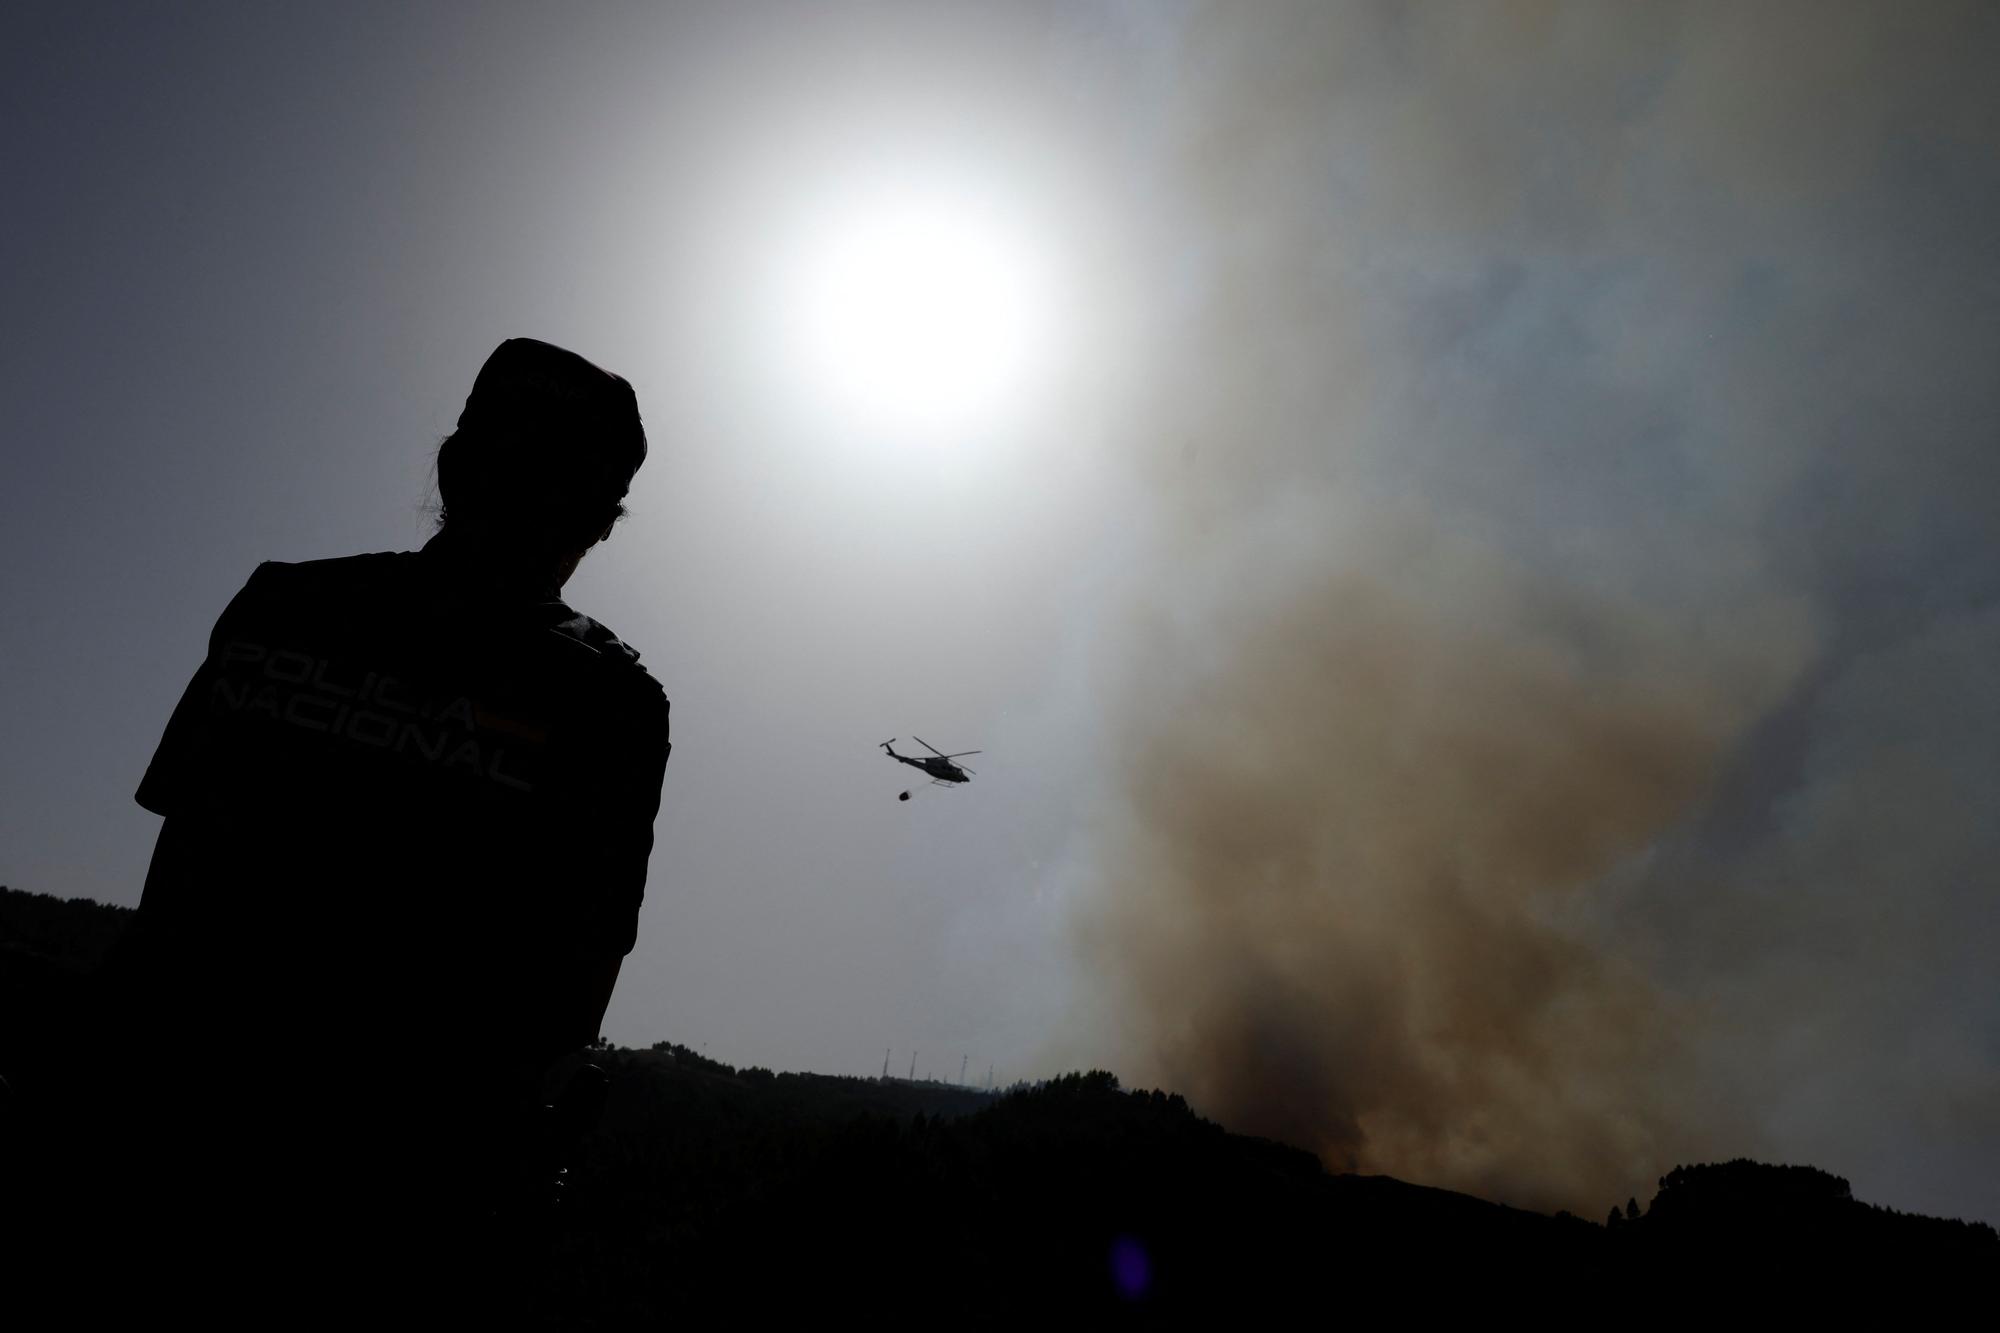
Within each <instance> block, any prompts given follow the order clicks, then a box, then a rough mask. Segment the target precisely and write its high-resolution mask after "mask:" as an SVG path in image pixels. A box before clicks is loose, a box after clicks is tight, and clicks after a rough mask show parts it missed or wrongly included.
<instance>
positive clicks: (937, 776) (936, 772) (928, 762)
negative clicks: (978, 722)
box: [882, 736, 982, 787]
mask: <svg viewBox="0 0 2000 1333" xmlns="http://www.w3.org/2000/svg"><path fill="white" fill-rule="evenodd" d="M912 739H914V740H915V741H916V743H917V744H919V745H921V746H923V747H924V748H925V749H926V750H929V751H930V754H928V755H923V756H920V757H917V758H912V757H911V756H909V755H906V754H897V753H896V752H895V751H894V750H892V749H890V748H889V747H890V746H892V745H894V744H895V743H896V738H895V737H894V736H891V737H890V738H889V739H888V740H886V741H883V742H882V748H883V749H884V750H885V751H887V752H888V755H889V757H890V758H891V759H893V760H895V761H896V762H897V763H899V764H908V765H909V766H910V767H911V768H921V769H922V770H923V771H924V772H926V773H928V774H930V779H931V783H932V785H934V786H939V787H944V786H949V785H951V784H952V783H955V782H970V781H972V779H971V778H970V777H968V776H966V775H967V774H969V773H971V772H972V770H971V769H969V768H967V767H965V766H964V765H963V764H954V763H952V762H951V761H952V760H954V759H963V758H964V757H965V756H966V755H969V754H980V753H982V751H979V750H960V751H959V752H958V753H957V754H946V753H945V752H944V751H943V750H940V749H938V748H937V746H935V745H932V744H931V743H930V742H929V741H927V740H925V739H924V738H923V737H922V736H916V737H913V738H912Z"/></svg>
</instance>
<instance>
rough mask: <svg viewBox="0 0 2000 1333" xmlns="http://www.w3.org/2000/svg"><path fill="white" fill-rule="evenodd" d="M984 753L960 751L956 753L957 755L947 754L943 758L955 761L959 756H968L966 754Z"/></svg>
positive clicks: (979, 751)
mask: <svg viewBox="0 0 2000 1333" xmlns="http://www.w3.org/2000/svg"><path fill="white" fill-rule="evenodd" d="M985 753H986V751H984V750H960V751H959V752H958V754H948V755H946V756H945V758H947V759H957V758H958V757H959V756H960V755H968V754H985Z"/></svg>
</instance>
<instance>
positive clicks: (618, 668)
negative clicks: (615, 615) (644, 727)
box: [549, 603, 666, 698]
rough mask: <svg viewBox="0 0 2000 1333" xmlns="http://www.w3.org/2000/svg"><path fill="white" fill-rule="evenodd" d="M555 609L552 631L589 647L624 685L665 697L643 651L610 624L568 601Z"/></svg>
mask: <svg viewBox="0 0 2000 1333" xmlns="http://www.w3.org/2000/svg"><path fill="white" fill-rule="evenodd" d="M554 609H555V611H556V616H557V619H556V620H555V621H554V623H552V624H551V625H550V626H549V632H550V633H552V634H554V635H556V636H557V637H559V638H561V639H563V640H565V641H567V642H568V643H570V644H572V645H574V646H575V647H577V648H581V649H585V650H587V651H588V652H589V654H590V655H591V657H592V659H593V660H594V661H595V662H596V663H598V664H599V665H600V666H601V667H602V668H603V669H604V670H605V671H606V672H607V673H608V674H610V675H612V676H614V677H616V678H617V679H618V680H619V681H620V683H621V684H624V685H626V686H628V687H630V688H633V689H636V690H638V691H640V692H642V693H644V694H647V695H651V696H658V697H660V698H665V696H666V690H665V689H664V688H663V687H662V686H661V684H660V682H659V681H658V680H656V679H654V677H653V673H652V672H650V671H648V670H647V669H646V668H645V667H644V666H642V665H641V664H640V662H639V650H638V649H637V648H635V647H633V646H632V645H631V644H629V643H627V642H625V640H623V639H621V638H619V637H618V636H617V635H616V634H615V633H613V632H612V630H611V627H610V626H609V625H606V624H605V623H604V622H603V621H601V620H598V619H596V618H595V617H592V616H587V615H585V614H584V613H583V612H581V611H578V610H576V609H574V608H572V607H570V606H568V605H567V604H562V603H558V604H557V606H556V607H555V608H554Z"/></svg>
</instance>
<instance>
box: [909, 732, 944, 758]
mask: <svg viewBox="0 0 2000 1333" xmlns="http://www.w3.org/2000/svg"><path fill="white" fill-rule="evenodd" d="M910 739H911V740H913V741H915V742H916V743H917V744H919V745H921V746H923V747H924V748H925V749H926V750H929V751H930V752H931V753H932V754H934V755H936V756H937V757H938V758H940V759H942V758H944V757H945V754H944V751H943V750H940V749H938V747H937V746H935V745H932V744H931V743H930V742H929V741H927V740H925V739H924V738H923V737H922V736H919V735H917V733H916V732H914V731H913V732H911V733H910Z"/></svg>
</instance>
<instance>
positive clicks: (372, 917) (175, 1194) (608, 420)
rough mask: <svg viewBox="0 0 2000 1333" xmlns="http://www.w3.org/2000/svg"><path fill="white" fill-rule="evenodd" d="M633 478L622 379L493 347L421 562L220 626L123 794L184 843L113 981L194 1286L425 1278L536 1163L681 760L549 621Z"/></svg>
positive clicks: (176, 848) (601, 664)
mask: <svg viewBox="0 0 2000 1333" xmlns="http://www.w3.org/2000/svg"><path fill="white" fill-rule="evenodd" d="M645 456H646V437H645V432H644V429H643V427H642V425H641V422H640V417H639V411H638V404H637V400H636V398H635V396H634V394H633V391H632V388H631V386H630V385H629V384H628V383H627V382H626V381H625V380H623V379H621V378H620V377H618V376H616V375H613V374H611V373H609V372H607V371H604V370H602V369H600V368H599V367H597V366H595V365H593V364H591V363H590V362H588V361H586V360H585V359H583V358H582V357H580V356H578V355H576V354H574V353H572V352H568V351H565V350H563V349H561V348H558V347H554V346H551V345H549V344H547V343H543V342H537V341H535V340H533V339H528V338H514V339H510V340H508V341H507V342H504V343H502V344H501V345H500V347H499V348H498V349H497V350H496V351H494V353H493V354H492V356H491V357H490V358H488V360H487V361H486V363H485V365H484V366H483V367H482V368H481V370H480V371H479V374H478V377H477V379H476V381H475V383H474V385H473V388H472V393H471V396H470V397H469V398H468V399H467V401H466V404H465V410H464V412H463V414H462V415H461V416H460V418H459V421H458V428H457V430H456V431H455V432H454V433H453V434H452V435H451V436H450V437H448V438H447V439H446V440H445V441H444V443H443V445H442V446H441V448H440V450H439V453H438V459H437V466H438V486H439V491H440V494H441V497H442V500H443V515H442V520H441V526H440V529H439V531H438V532H437V534H436V535H435V536H434V537H433V538H432V539H431V540H430V541H429V542H428V543H427V544H425V546H424V547H423V549H422V550H421V551H417V552H401V553H384V554H375V555H360V556H353V557H349V558H345V559H334V560H318V561H309V562H305V563H301V564H279V563H269V564H265V565H262V566H260V567H259V568H258V569H257V570H256V572H255V573H254V574H253V575H252V576H251V578H250V580H249V582H248V584H247V585H246V586H245V587H244V588H243V590H242V591H241V592H240V593H238V594H237V596H236V597H235V599H234V600H233V601H231V602H230V604H229V606H228V608H227V609H226V610H225V611H224V612H223V613H222V616H221V618H220V620H219V621H218V622H217V624H216V626H215V631H214V633H213V635H212V636H211V638H210V641H209V648H208V655H207V658H206V660H205V661H204V662H203V663H202V665H201V667H200V669H199V670H198V671H197V672H196V674H195V676H194V679H193V681H192V682H191V683H190V684H189V685H188V687H187V690H186V692H185V694H184V695H183V697H182V699H181V701H180V704H179V706H178V707H177V708H176V709H175V711H174V713H173V716H172V719H171V720H170V721H169V723H168V725H167V729H166V734H165V736H164V738H163V739H162V741H161V743H160V747H159V750H158V753H157V754H156V755H155V756H154V759H153V761H152V764H151V766H150V767H149V769H148V771H147V773H146V775H145V779H144V782H143V783H142V785H141V786H140V788H139V792H138V799H139V801H140V803H141V804H142V805H144V806H145V807H146V808H147V809H149V810H152V811H154V812H156V813H158V814H160V815H163V816H165V823H164V825H163V826H162V828H161V831H160V836H159V842H158V845H157V847H156V849H155V852H154V856H153V861H152V866H151V869H150V871H149V873H148V875H147V879H146V886H145V893H144V898H143V901H142V903H141V907H140V911H139V916H138V919H137V929H136V930H135V931H134V933H133V935H132V938H131V947H130V948H129V949H128V950H127V952H126V955H125V957H124V959H123V960H122V962H123V969H122V977H123V982H122V984H123V987H124V990H125V992H126V994H127V995H128V997H129V999H130V1000H131V1003H130V1004H129V1005H128V1006H127V1008H128V1016H127V1018H126V1020H125V1022H124V1029H125V1035H126V1038H127V1039H128V1040H129V1041H130V1042H131V1043H132V1048H133V1051H134V1054H133V1055H132V1062H133V1066H134V1068H135V1069H136V1070H139V1071H141V1075H142V1079H143V1084H144V1087H145V1095H144V1097H143V1098H142V1101H143V1102H145V1103H146V1104H147V1105H146V1106H145V1107H144V1108H143V1109H142V1113H141V1114H139V1115H138V1116H136V1117H135V1119H137V1120H138V1121H141V1122H143V1125H144V1129H143V1131H142V1134H143V1135H144V1138H145V1142H144V1144H143V1146H142V1151H141V1154H140V1155H141V1158H142V1159H143V1161H144V1162H145V1163H147V1167H146V1170H147V1171H148V1172H150V1175H148V1177H147V1178H146V1179H144V1180H142V1181H140V1182H139V1186H140V1190H141V1193H142V1194H144V1195H145V1196H146V1198H147V1200H148V1202H147V1204H146V1207H145V1208H142V1209H141V1210H140V1215H146V1208H150V1209H151V1210H152V1211H151V1214H150V1215H151V1216H152V1217H153V1218H154V1220H155V1222H156V1223H159V1222H161V1219H162V1217H163V1216H174V1217H187V1218H192V1219H194V1220H195V1223H196V1225H197V1229H198V1230H199V1228H200V1227H208V1228H211V1231H210V1233H209V1234H212V1236H213V1237H214V1238H215V1243H214V1244H213V1245H207V1244H205V1243H204V1244H199V1245H191V1246H189V1247H188V1251H189V1252H188V1253H184V1254H183V1255H182V1256H181V1261H182V1267H183V1268H184V1269H190V1270H198V1269H199V1268H200V1267H201V1265H202V1263H203V1260H202V1259H201V1258H200V1257H199V1253H198V1252H206V1253H209V1254H218V1253H219V1254H223V1255H227V1254H228V1252H229V1251H230V1249H231V1247H236V1248H237V1249H239V1250H240V1251H241V1252H242V1253H244V1254H251V1253H254V1254H255V1255H256V1256H257V1257H256V1262H258V1263H260V1264H264V1265H266V1266H267V1267H268V1266H272V1265H276V1266H278V1267H280V1268H282V1267H283V1266H284V1265H285V1264H286V1263H288V1262H293V1261H296V1262H297V1263H298V1264H299V1265H300V1271H301V1272H307V1271H318V1272H320V1273H321V1276H322V1277H324V1275H325V1272H326V1271H327V1270H328V1269H329V1267H331V1268H333V1269H338V1270H339V1271H344V1272H351V1273H370V1272H374V1273H380V1272H384V1271H390V1270H392V1269H393V1268H394V1266H395V1265H397V1264H402V1265H406V1266H410V1265H414V1266H415V1267H416V1268H422V1267H423V1266H424V1265H426V1264H431V1265H436V1264H440V1263H443V1262H444V1260H442V1259H441V1258H440V1257H439V1255H438V1253H437V1249H438V1247H437V1238H436V1234H435V1233H436V1232H437V1230H438V1229H439V1228H440V1227H443V1229H444V1232H445V1234H447V1235H449V1236H456V1237H466V1236H476V1235H478V1234H479V1233H478V1230H477V1226H478V1217H479V1216H480V1215H481V1214H482V1210H489V1211H490V1208H491V1206H493V1205H494V1204H495V1202H496V1200H497V1199H498V1198H499V1195H500V1194H501V1192H503V1191H504V1190H505V1189H506V1188H509V1187H510V1185H509V1182H511V1181H513V1180H514V1179H515V1178H516V1177H517V1176H518V1167H519V1163H520V1162H521V1160H523V1155H524V1153H526V1154H529V1155H532V1153H531V1149H530V1148H529V1146H528V1142H527V1140H528V1137H529V1136H530V1135H531V1133H532V1127H531V1126H532V1118H533V1115H534V1112H535V1111H536V1110H537V1109H538V1108H540V1106H541V1105H542V1103H543V1102H544V1100H546V1098H547V1097H548V1095H549V1093H550V1090H551V1083H550V1079H551V1071H553V1070H557V1069H559V1068H560V1067H561V1066H562V1063H563V1062H564V1060H565V1058H566V1057H568V1056H570V1054H571V1053H572V1052H575V1051H577V1050H578V1049H580V1048H582V1047H584V1046H585V1045H586V1044H587V1043H589V1042H590V1041H591V1039H592V1038H594V1037H595V1036H596V1034H597V1032H598V1028H599V1024H600V1022H601V1020H602V1018H603V1015H604V1011H605V1007H606V1005H607V1004H608V1002H609V999H610V996H611V992H612V988H613V985H614V983H615V981H616V979H617V975H618V970H619V966H620V963H621V961H622V959H623V958H624V956H625V954H626V953H627V952H629V951H630V949H631V948H632V945H633V942H634V937H635V932H636V929H637V915H638V910H639V903H640V898H641V895H642V892H643V890H644V886H645V881H646V866H647V858H648V854H649V853H650V851H651V847H652V824H653V818H654V815H655V813H656V811H657V809H658V805H659V798H660V788H661V781H662V778H663V775H664V770H665V765H666V762H667V756H668V753H669V751H670V749H671V746H670V744H669V742H668V737H667V709H668V706H667V701H666V698H665V697H664V695H663V693H662V691H661V689H660V687H659V685H658V684H657V683H656V682H655V681H654V680H653V678H652V677H651V676H650V675H649V674H648V673H647V672H646V670H645V669H644V668H643V667H641V666H640V665H639V662H638V657H639V654H638V653H637V652H636V651H635V650H634V649H633V648H631V647H630V646H628V645H627V644H625V643H624V642H622V641H621V640H620V639H618V638H617V636H615V635H614V634H613V633H612V632H611V631H610V630H608V629H607V628H605V627H604V626H603V625H602V624H600V623H598V622H597V621H595V620H592V619H591V618H590V617H588V616H586V615H583V614H581V613H579V612H577V611H575V610H573V609H571V608H570V607H569V606H568V605H567V604H565V603H564V602H563V600H562V598H561V595H560V594H561V590H562V587H563V585H564V583H565V582H566V581H567V580H568V579H569V577H570V575H571V574H572V573H573V572H574V571H575V569H576V567H577V564H578V562H579V561H580V560H581V559H582V558H583V556H584V554H585V553H586V552H587V551H589V550H590V548H591V547H592V546H594V545H595V544H596V543H598V542H600V541H603V540H605V539H606V538H608V537H609V536H610V534H611V531H612V528H613V526H614V524H615V523H616V522H617V520H618V518H619V517H620V516H621V515H622V514H623V512H624V510H623V505H622V503H621V501H622V500H623V498H624V496H625V494H626V491H627V488H628V486H629V484H630V482H631V479H632V477H633V474H634V473H635V472H636V471H637V470H638V468H639V465H640V464H641V462H643V461H644V459H645ZM196 1162H199V1165H194V1164H193V1163H196ZM278 1224H282V1226H280V1227H279V1231H280V1232H281V1233H282V1229H283V1228H284V1227H291V1228H295V1229H296V1234H297V1235H298V1236H300V1237H301V1238H304V1239H302V1241H301V1244H299V1245H293V1244H290V1243H273V1242H271V1240H270V1235H271V1234H272V1228H273V1226H277V1225H278ZM446 1248H448V1246H447V1247H446ZM218 1262H220V1263H226V1260H218ZM210 1276H213V1274H211V1275H210Z"/></svg>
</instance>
